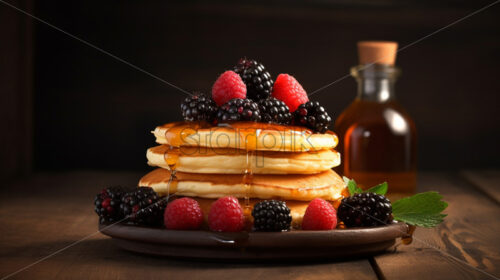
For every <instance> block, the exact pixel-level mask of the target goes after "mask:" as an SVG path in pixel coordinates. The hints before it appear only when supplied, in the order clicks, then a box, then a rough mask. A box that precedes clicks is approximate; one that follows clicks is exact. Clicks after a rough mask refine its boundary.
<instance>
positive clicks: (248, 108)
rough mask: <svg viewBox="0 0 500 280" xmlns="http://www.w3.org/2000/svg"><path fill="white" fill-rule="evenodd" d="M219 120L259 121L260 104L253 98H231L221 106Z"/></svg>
mask: <svg viewBox="0 0 500 280" xmlns="http://www.w3.org/2000/svg"><path fill="white" fill-rule="evenodd" d="M217 120H218V121H219V122H225V121H254V122H258V121H260V120H261V116H260V110H259V105H258V104H257V103H255V102H254V101H253V100H251V99H240V98H235V99H231V100H229V102H227V103H226V104H224V105H222V106H221V107H220V108H219V111H218V112H217Z"/></svg>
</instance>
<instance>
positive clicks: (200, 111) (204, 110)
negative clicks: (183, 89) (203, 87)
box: [181, 93, 217, 122]
mask: <svg viewBox="0 0 500 280" xmlns="http://www.w3.org/2000/svg"><path fill="white" fill-rule="evenodd" d="M181 112H182V117H183V118H184V120H186V121H208V122H212V121H213V120H214V119H215V114H216V113H217V105H216V104H215V102H214V101H213V100H212V98H211V97H209V96H206V95H205V94H203V93H196V94H194V95H192V96H189V97H186V99H184V102H182V103H181Z"/></svg>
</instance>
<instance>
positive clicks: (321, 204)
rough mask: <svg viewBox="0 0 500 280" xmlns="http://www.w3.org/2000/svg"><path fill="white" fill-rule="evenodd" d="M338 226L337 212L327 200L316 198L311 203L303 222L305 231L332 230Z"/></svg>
mask: <svg viewBox="0 0 500 280" xmlns="http://www.w3.org/2000/svg"><path fill="white" fill-rule="evenodd" d="M335 226H337V211H335V208H333V206H332V205H331V204H330V203H328V202H327V201H326V200H324V199H321V198H315V199H313V201H311V202H310V203H309V205H308V206H307V209H306V213H305V214H304V219H303V220H302V229H303V230H330V229H334V228H335Z"/></svg>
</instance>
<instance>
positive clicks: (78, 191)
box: [0, 172, 377, 279]
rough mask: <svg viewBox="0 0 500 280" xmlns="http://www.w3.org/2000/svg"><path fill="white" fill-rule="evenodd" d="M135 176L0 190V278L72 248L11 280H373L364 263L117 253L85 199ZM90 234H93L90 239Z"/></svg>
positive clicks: (46, 178) (78, 178)
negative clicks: (99, 229) (208, 259)
mask: <svg viewBox="0 0 500 280" xmlns="http://www.w3.org/2000/svg"><path fill="white" fill-rule="evenodd" d="M140 175H141V174H131V173H99V172H73V173H67V174H40V175H37V176H36V177H35V178H33V179H31V180H24V181H21V182H16V183H12V184H6V185H5V184H4V186H2V187H1V188H0V193H1V196H0V232H1V238H0V277H5V276H8V275H9V274H11V273H13V272H15V271H17V270H19V269H21V268H23V267H26V266H28V265H30V264H32V263H33V262H35V261H37V260H40V259H41V258H44V257H46V256H49V255H51V254H52V253H54V252H56V251H58V250H60V249H61V248H65V247H66V246H69V245H71V244H72V243H74V242H75V241H78V240H81V239H82V238H84V237H86V236H89V235H91V236H90V237H89V238H88V239H85V240H83V241H81V242H79V243H78V244H76V245H74V246H71V247H70V248H68V249H66V250H64V251H62V252H60V253H58V254H55V255H54V256H52V257H50V258H47V259H46V260H44V261H42V262H40V263H38V264H35V265H33V266H31V267H29V268H27V269H26V270H24V271H21V272H19V273H18V274H15V275H14V276H13V277H12V279H88V278H91V279H110V278H111V279H157V278H166V279H239V278H245V279H276V278H284V279H377V277H376V274H375V272H374V270H373V269H372V266H371V265H370V262H369V261H368V260H367V259H360V260H347V261H343V262H339V261H337V262H332V261H329V262H320V263H318V262H286V263H284V262H282V263H272V262H261V263H258V262H257V263H228V262H203V261H191V260H176V259H172V258H159V257H151V256H145V255H139V254H134V253H130V252H126V251H123V250H121V249H118V248H117V247H116V246H114V244H113V243H112V242H111V240H110V239H109V238H108V237H105V236H103V235H101V234H100V233H96V230H97V216H95V214H94V212H93V206H92V202H93V197H94V194H95V193H96V192H98V191H99V190H100V189H101V188H102V187H103V186H108V185H116V184H122V185H135V184H136V182H137V180H138V178H140ZM92 234H94V235H92Z"/></svg>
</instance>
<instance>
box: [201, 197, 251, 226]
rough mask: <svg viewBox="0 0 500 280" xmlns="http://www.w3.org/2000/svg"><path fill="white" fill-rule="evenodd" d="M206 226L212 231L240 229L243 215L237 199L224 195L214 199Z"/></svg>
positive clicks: (243, 220) (243, 219)
mask: <svg viewBox="0 0 500 280" xmlns="http://www.w3.org/2000/svg"><path fill="white" fill-rule="evenodd" d="M208 226H209V227H210V229H211V230H213V231H230V232H236V231H242V230H243V227H244V226H245V216H244V215H243V209H241V206H240V203H239V201H238V199H237V198H235V197H232V196H226V197H223V198H219V199H218V200H217V201H215V202H214V203H213V204H212V207H210V212H209V213H208Z"/></svg>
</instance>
